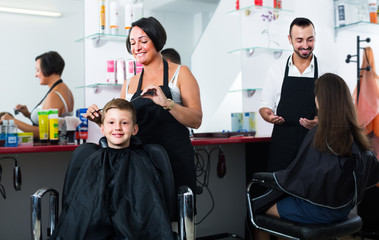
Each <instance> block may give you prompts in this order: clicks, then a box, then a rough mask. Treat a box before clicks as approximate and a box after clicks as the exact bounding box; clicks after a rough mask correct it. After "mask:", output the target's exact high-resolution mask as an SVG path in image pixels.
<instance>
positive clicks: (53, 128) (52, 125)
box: [49, 109, 59, 144]
mask: <svg viewBox="0 0 379 240" xmlns="http://www.w3.org/2000/svg"><path fill="white" fill-rule="evenodd" d="M58 131H59V128H58V109H50V110H49V138H50V144H58V141H59V132H58Z"/></svg>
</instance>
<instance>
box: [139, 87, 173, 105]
mask: <svg viewBox="0 0 379 240" xmlns="http://www.w3.org/2000/svg"><path fill="white" fill-rule="evenodd" d="M141 95H143V96H142V97H143V98H149V99H151V100H152V101H153V102H154V103H155V104H157V105H159V106H161V107H168V106H167V104H168V103H169V102H168V101H167V97H166V95H165V94H164V93H163V91H162V89H161V88H160V87H158V86H154V85H149V86H147V87H146V88H145V89H144V90H143V91H142V92H141Z"/></svg>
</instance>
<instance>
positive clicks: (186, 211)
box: [31, 138, 195, 240]
mask: <svg viewBox="0 0 379 240" xmlns="http://www.w3.org/2000/svg"><path fill="white" fill-rule="evenodd" d="M101 147H103V148H106V147H108V146H107V141H106V139H105V138H101V139H100V141H99V145H97V144H94V143H86V144H83V145H80V146H79V147H78V148H77V149H76V150H75V151H74V153H73V155H72V158H71V161H70V163H69V165H68V168H67V171H66V176H65V180H64V186H63V194H62V204H64V201H65V195H66V194H67V193H68V190H69V187H70V186H71V185H72V183H73V181H74V179H75V177H76V175H77V173H78V172H79V170H80V167H81V165H82V164H83V162H84V161H85V160H86V157H87V156H89V155H90V154H91V153H92V152H95V151H97V150H98V149H100V148H101ZM84 148H85V149H84ZM144 149H145V150H146V152H147V153H148V154H149V155H150V156H151V160H152V164H154V165H155V166H156V168H157V171H158V172H159V173H160V177H161V186H162V189H163V190H164V197H165V199H164V201H165V203H166V206H167V209H168V215H169V216H170V219H171V221H178V234H177V236H178V237H177V239H178V240H194V239H195V224H194V197H193V193H192V191H191V189H190V188H188V187H187V186H180V187H179V189H178V191H175V186H174V178H173V174H172V170H171V165H170V161H169V158H168V155H167V153H166V151H165V150H164V149H163V147H161V146H159V145H155V144H149V145H145V146H144ZM45 195H48V196H49V209H48V210H49V213H48V216H49V219H48V225H49V226H48V228H47V237H49V236H51V234H52V233H53V231H54V229H55V226H56V224H57V222H58V213H59V193H58V191H57V190H55V189H53V188H41V189H38V190H37V191H36V192H35V193H34V194H33V195H32V196H31V232H32V239H33V240H42V239H43V238H42V236H43V233H42V230H43V228H42V219H41V215H42V203H41V202H42V198H43V197H44V196H45Z"/></svg>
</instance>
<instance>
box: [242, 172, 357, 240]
mask: <svg viewBox="0 0 379 240" xmlns="http://www.w3.org/2000/svg"><path fill="white" fill-rule="evenodd" d="M253 185H263V186H266V187H269V188H272V189H276V190H280V188H279V187H278V185H277V184H276V182H275V179H274V176H273V174H272V173H268V172H267V173H266V172H265V173H263V172H262V173H255V174H254V175H253V179H252V180H251V181H250V183H249V184H248V187H247V205H248V214H249V222H250V223H251V224H252V225H253V226H254V227H255V228H257V229H259V230H262V231H265V232H268V233H269V234H271V235H275V236H278V237H281V238H286V239H302V240H322V239H335V238H337V237H341V236H345V235H349V234H353V233H356V232H358V231H359V230H360V229H361V227H362V219H361V218H360V217H359V216H358V215H355V214H350V215H349V217H348V218H347V219H346V220H344V221H341V222H337V223H333V224H306V223H299V222H294V221H289V220H286V219H281V218H277V217H273V216H269V215H267V214H265V213H261V214H254V209H253V205H252V199H253V197H252V196H253V194H254V192H253V191H254V189H253ZM280 191H281V190H280Z"/></svg>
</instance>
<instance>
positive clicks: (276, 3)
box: [274, 0, 282, 9]
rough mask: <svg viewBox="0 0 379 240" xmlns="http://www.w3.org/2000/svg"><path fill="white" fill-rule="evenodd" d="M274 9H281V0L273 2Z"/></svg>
mask: <svg viewBox="0 0 379 240" xmlns="http://www.w3.org/2000/svg"><path fill="white" fill-rule="evenodd" d="M274 8H278V9H281V8H282V0H274Z"/></svg>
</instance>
